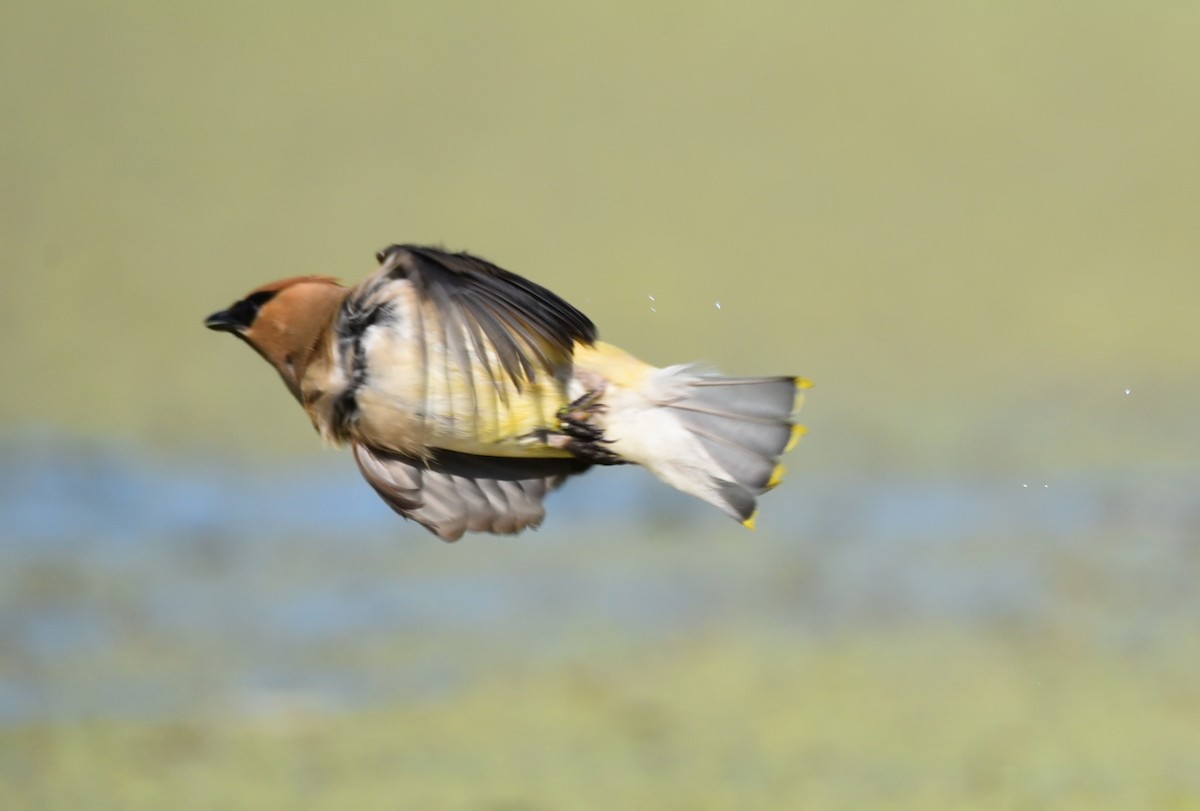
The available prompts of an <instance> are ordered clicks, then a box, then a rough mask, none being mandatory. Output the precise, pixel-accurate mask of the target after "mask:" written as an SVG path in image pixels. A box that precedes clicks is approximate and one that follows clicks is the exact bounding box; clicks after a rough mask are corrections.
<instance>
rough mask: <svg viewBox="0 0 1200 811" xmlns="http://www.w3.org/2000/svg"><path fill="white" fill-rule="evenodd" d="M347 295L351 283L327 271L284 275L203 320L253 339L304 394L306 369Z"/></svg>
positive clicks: (220, 329) (294, 390) (296, 391)
mask: <svg viewBox="0 0 1200 811" xmlns="http://www.w3.org/2000/svg"><path fill="white" fill-rule="evenodd" d="M345 296H346V288H345V287H343V286H342V285H341V284H340V283H338V281H337V280H336V279H333V278H330V277H328V276H298V277H295V278H291V279H282V280H280V281H277V282H271V283H270V284H264V285H263V286H262V287H259V288H257V289H255V290H253V291H251V292H250V293H249V294H248V295H246V296H245V297H244V298H242V299H239V300H238V301H236V302H234V303H233V304H232V305H230V306H229V307H228V308H227V309H224V310H220V311H218V312H215V313H213V314H212V315H210V316H209V317H208V318H206V319H204V326H206V327H208V328H209V329H211V330H217V331H218V332H230V333H233V334H234V335H236V336H237V337H238V338H241V339H242V340H243V341H245V342H246V343H248V344H249V345H250V346H251V347H252V348H253V349H254V351H256V352H258V354H260V355H262V356H263V357H264V358H265V359H266V360H267V362H269V363H270V364H271V365H272V366H274V367H275V368H276V370H278V372H279V374H280V376H281V377H282V378H283V382H284V383H286V384H287V387H288V389H289V390H290V391H291V392H292V394H293V395H295V397H296V399H301V398H300V382H301V380H302V379H303V377H304V370H305V369H306V368H307V367H308V364H309V361H310V360H311V359H312V357H313V355H314V353H315V352H316V351H317V349H318V343H319V342H320V339H321V337H322V336H323V335H325V334H326V333H327V331H328V329H329V326H330V324H332V322H333V319H334V316H335V315H336V313H337V311H338V307H340V306H341V303H342V300H343V299H344V298H345Z"/></svg>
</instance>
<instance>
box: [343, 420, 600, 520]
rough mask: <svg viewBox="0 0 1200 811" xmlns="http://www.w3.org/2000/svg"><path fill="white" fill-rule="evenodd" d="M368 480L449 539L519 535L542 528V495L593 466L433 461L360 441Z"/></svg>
mask: <svg viewBox="0 0 1200 811" xmlns="http://www.w3.org/2000/svg"><path fill="white" fill-rule="evenodd" d="M354 459H355V461H356V462H358V468H359V470H361V471H362V474H363V476H364V477H365V478H366V480H367V482H368V483H369V484H370V485H371V486H372V487H373V488H375V492H377V493H378V494H379V495H380V496H381V497H382V498H383V500H384V501H386V502H387V503H388V506H390V507H391V508H392V509H393V510H395V511H396V512H398V513H399V514H400V515H402V516H404V517H405V518H411V519H412V520H414V521H416V522H417V523H419V524H421V525H423V526H424V527H425V528H426V529H428V530H429V531H430V532H432V533H433V534H434V535H437V536H438V537H439V538H441V539H442V540H444V541H457V540H458V539H459V538H461V537H462V536H463V533H464V532H467V531H471V532H491V533H494V534H497V535H513V534H516V533H518V532H520V531H521V530H523V529H527V528H529V527H537V526H538V525H540V524H541V523H542V519H543V518H544V517H545V508H543V506H542V499H543V498H545V496H546V493H548V492H550V491H551V490H553V489H554V488H556V487H558V486H559V485H560V484H562V483H563V482H564V481H565V480H566V478H567V477H568V476H570V475H571V474H574V473H581V472H583V471H584V470H586V469H587V467H588V465H587V463H586V462H581V461H579V460H576V459H512V458H503V457H495V456H473V455H470V454H463V453H453V452H449V451H438V452H437V453H436V454H435V455H434V456H433V457H432V458H430V459H428V460H420V459H416V458H413V457H410V456H403V455H400V454H395V453H391V452H388V451H382V450H379V449H377V448H369V447H367V446H366V445H362V444H357V443H356V444H355V445H354Z"/></svg>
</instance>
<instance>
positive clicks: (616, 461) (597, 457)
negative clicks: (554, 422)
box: [567, 439, 629, 465]
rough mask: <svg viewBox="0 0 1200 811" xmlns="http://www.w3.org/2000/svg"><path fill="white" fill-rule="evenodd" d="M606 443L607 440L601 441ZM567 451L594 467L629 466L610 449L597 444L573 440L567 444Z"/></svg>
mask: <svg viewBox="0 0 1200 811" xmlns="http://www.w3.org/2000/svg"><path fill="white" fill-rule="evenodd" d="M600 441H605V440H600ZM567 450H569V451H570V452H571V453H573V454H574V455H575V457H576V458H578V459H582V460H584V461H585V462H591V463H592V464H594V465H625V464H629V463H628V462H627V461H626V460H624V459H622V458H621V457H620V456H617V454H615V453H613V452H612V451H610V450H609V449H608V448H605V447H602V446H600V445H597V444H596V443H595V442H592V441H587V440H580V439H573V440H571V441H570V442H568V443H567Z"/></svg>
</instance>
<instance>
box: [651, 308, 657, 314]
mask: <svg viewBox="0 0 1200 811" xmlns="http://www.w3.org/2000/svg"><path fill="white" fill-rule="evenodd" d="M650 312H652V313H656V312H658V310H656V309H654V308H653V307H651V308H650Z"/></svg>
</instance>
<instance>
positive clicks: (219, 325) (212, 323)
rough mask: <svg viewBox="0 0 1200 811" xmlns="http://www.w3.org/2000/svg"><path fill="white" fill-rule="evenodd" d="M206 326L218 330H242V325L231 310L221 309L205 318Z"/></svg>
mask: <svg viewBox="0 0 1200 811" xmlns="http://www.w3.org/2000/svg"><path fill="white" fill-rule="evenodd" d="M204 326H206V327H208V328H209V329H215V330H216V331H217V332H233V333H238V332H241V331H242V325H241V324H239V323H238V322H237V321H236V320H235V319H234V318H233V315H232V314H231V313H230V312H229V310H221V311H220V312H216V313H213V314H212V315H210V316H209V317H208V318H206V319H204Z"/></svg>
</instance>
